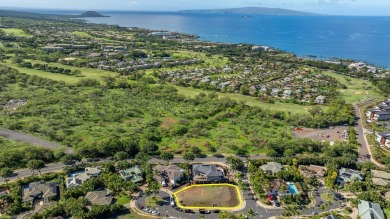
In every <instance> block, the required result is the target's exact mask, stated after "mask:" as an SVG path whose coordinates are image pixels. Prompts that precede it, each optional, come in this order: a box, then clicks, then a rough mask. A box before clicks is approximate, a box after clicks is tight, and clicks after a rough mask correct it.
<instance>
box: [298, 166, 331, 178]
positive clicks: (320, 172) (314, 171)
mask: <svg viewBox="0 0 390 219" xmlns="http://www.w3.org/2000/svg"><path fill="white" fill-rule="evenodd" d="M299 172H300V173H301V175H302V176H303V177H305V178H312V177H317V178H324V177H325V173H326V167H321V166H316V165H310V166H304V165H300V166H299Z"/></svg>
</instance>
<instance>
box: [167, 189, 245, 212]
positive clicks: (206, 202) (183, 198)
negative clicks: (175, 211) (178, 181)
mask: <svg viewBox="0 0 390 219" xmlns="http://www.w3.org/2000/svg"><path fill="white" fill-rule="evenodd" d="M175 196H176V198H177V199H176V200H177V202H178V205H179V206H180V207H181V208H209V209H211V208H220V209H223V208H235V207H238V206H239V205H240V204H241V195H240V194H239V193H238V191H237V187H235V186H233V185H228V184H208V185H193V186H189V187H187V188H184V189H182V190H180V191H178V192H176V193H175Z"/></svg>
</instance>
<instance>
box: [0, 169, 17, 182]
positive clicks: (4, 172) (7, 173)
mask: <svg viewBox="0 0 390 219" xmlns="http://www.w3.org/2000/svg"><path fill="white" fill-rule="evenodd" d="M13 174H14V171H12V169H11V168H8V167H4V168H2V169H0V177H2V178H4V181H5V183H6V184H8V181H9V179H8V178H9V177H11V176H13Z"/></svg>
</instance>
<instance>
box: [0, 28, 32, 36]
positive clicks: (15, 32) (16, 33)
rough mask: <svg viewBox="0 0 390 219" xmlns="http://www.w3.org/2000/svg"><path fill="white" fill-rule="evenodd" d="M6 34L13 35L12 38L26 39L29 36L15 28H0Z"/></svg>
mask: <svg viewBox="0 0 390 219" xmlns="http://www.w3.org/2000/svg"><path fill="white" fill-rule="evenodd" d="M1 30H2V31H4V32H5V33H6V34H13V35H14V36H19V37H27V36H30V35H28V34H26V33H25V32H24V31H23V30H22V29H17V28H1Z"/></svg>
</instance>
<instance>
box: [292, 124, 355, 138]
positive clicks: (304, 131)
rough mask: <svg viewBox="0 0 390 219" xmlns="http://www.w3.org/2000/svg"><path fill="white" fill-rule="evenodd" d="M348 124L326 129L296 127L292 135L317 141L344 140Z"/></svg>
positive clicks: (346, 136)
mask: <svg viewBox="0 0 390 219" xmlns="http://www.w3.org/2000/svg"><path fill="white" fill-rule="evenodd" d="M347 130H348V126H336V127H332V128H328V129H311V128H301V129H299V128H296V129H295V130H294V136H295V137H298V138H310V139H313V140H317V141H322V140H325V141H333V142H335V141H343V140H344V141H345V140H346V139H348V135H347V134H346V133H347Z"/></svg>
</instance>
